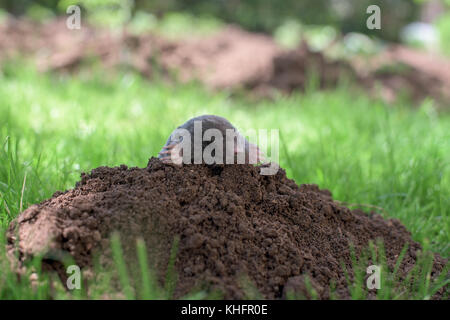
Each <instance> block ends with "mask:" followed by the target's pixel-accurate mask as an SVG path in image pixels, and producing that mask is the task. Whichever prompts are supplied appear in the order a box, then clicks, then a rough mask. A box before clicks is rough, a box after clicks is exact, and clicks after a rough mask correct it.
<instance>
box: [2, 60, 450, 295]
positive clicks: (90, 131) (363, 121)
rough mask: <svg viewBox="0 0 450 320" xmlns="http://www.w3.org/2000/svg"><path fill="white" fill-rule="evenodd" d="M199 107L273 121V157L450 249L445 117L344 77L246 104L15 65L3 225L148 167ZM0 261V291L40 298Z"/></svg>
mask: <svg viewBox="0 0 450 320" xmlns="http://www.w3.org/2000/svg"><path fill="white" fill-rule="evenodd" d="M205 113H210V114H217V115H221V116H224V117H226V118H228V119H229V120H230V121H231V122H232V123H234V124H235V125H236V126H238V127H239V128H240V129H243V130H245V129H250V128H254V129H279V130H280V134H281V138H282V141H281V143H280V165H281V166H282V167H283V168H285V169H286V171H287V174H288V176H289V177H291V178H293V179H294V180H295V181H296V182H297V183H298V184H302V183H316V184H318V185H319V186H320V187H321V188H327V189H329V190H331V191H332V192H333V195H334V198H335V199H337V200H340V201H343V202H347V203H352V204H366V205H371V206H374V207H376V209H375V210H379V211H380V213H381V214H383V215H384V216H385V217H393V218H398V219H400V220H401V221H402V223H403V224H404V225H405V226H406V227H407V228H408V229H409V230H410V231H411V232H412V236H413V238H414V239H415V240H416V241H418V242H420V243H421V244H423V245H425V246H426V247H427V248H430V249H431V250H432V251H434V252H438V253H440V254H441V255H442V256H444V257H449V253H450V252H449V243H450V241H449V225H450V224H449V217H448V216H449V212H450V130H449V128H450V114H448V113H442V114H436V112H434V109H433V107H432V103H431V102H426V103H424V104H423V105H422V106H421V107H420V108H419V109H415V110H414V109H413V108H411V106H410V105H408V103H407V102H399V103H397V104H396V105H386V104H384V103H383V102H381V101H378V100H374V99H370V98H368V97H367V96H365V95H364V94H358V93H354V92H352V91H349V89H348V88H347V87H346V86H345V85H342V86H341V87H339V88H337V89H335V90H333V91H329V92H324V91H317V90H315V89H314V86H313V85H312V86H311V87H310V88H309V89H308V90H307V92H306V93H305V94H294V95H293V96H291V97H281V96H280V97H278V98H276V99H275V100H274V101H260V102H251V101H248V100H245V99H244V98H239V97H235V98H232V97H230V95H229V94H228V93H227V92H220V93H216V94H212V93H208V92H206V91H205V90H203V89H201V88H200V87H199V86H198V85H196V84H189V85H179V86H171V85H165V84H162V83H159V82H147V81H145V80H143V79H141V78H140V77H139V76H137V75H135V74H132V73H123V74H116V75H111V76H108V77H106V76H105V75H104V74H103V73H101V72H94V75H93V76H92V75H91V76H86V75H84V74H83V73H81V74H80V75H79V76H78V77H70V76H58V75H42V74H38V73H36V72H35V71H34V69H33V68H30V67H18V66H14V65H10V66H9V67H6V68H4V70H3V72H2V73H0V231H2V232H4V231H5V229H6V227H7V226H8V224H9V222H10V221H11V220H12V219H13V218H14V217H15V216H17V215H18V213H19V212H20V211H21V209H25V208H27V207H28V206H29V205H30V204H33V203H37V202H40V201H42V200H44V199H46V198H49V197H51V195H52V194H53V193H54V192H55V191H57V190H65V189H68V188H72V187H73V186H74V184H75V182H76V181H77V180H78V179H79V175H80V173H81V172H82V171H89V170H91V169H92V168H95V167H98V166H101V165H106V166H116V165H120V164H126V165H128V166H139V167H144V166H145V165H146V164H147V161H148V158H149V157H150V156H155V155H156V154H157V152H158V151H159V149H160V148H161V146H162V145H163V144H164V143H165V140H166V138H167V136H168V135H169V134H170V132H171V131H172V130H173V128H175V127H176V126H177V125H179V124H181V123H182V122H184V121H185V120H187V119H188V118H190V117H193V116H195V115H200V114H205ZM363 208H364V207H363ZM365 208H366V209H370V207H365ZM141 254H142V252H141ZM142 267H144V266H142ZM4 270H5V269H4V268H1V269H0V298H17V297H20V295H21V294H23V295H25V297H29V298H38V296H37V295H35V294H31V293H26V294H25V293H24V292H25V289H19V288H21V287H20V286H21V285H20V284H17V289H14V286H15V285H16V284H14V283H13V282H11V281H12V280H11V278H10V277H9V276H8V277H6V274H7V272H6V271H4ZM5 279H9V280H8V281H9V282H8V281H6V280H5ZM121 279H122V281H125V283H126V278H125V277H124V275H123V274H122V278H121ZM8 283H9V284H8ZM24 286H26V284H24ZM127 286H128V285H127ZM169 289H170V288H169ZM14 290H16V291H14ZM21 290H22V291H21ZM142 290H143V291H144V292H146V294H145V295H144V296H148V295H151V290H150V289H149V288H148V287H147V288H142ZM420 290H423V289H420ZM2 291H3V292H2ZM13 291H14V292H13ZM418 292H419V291H418ZM420 292H421V291H420ZM424 292H425V291H424ZM128 296H132V294H131V293H130V292H128ZM62 297H65V295H64V294H62ZM415 297H416V298H426V297H427V295H426V294H423V295H417V296H415Z"/></svg>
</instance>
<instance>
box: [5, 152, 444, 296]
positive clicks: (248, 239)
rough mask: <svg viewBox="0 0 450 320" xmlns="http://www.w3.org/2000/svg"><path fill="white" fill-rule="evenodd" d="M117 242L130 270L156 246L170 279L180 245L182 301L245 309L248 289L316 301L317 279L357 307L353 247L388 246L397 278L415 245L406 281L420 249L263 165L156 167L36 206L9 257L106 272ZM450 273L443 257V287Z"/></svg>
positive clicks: (390, 226) (373, 219)
mask: <svg viewBox="0 0 450 320" xmlns="http://www.w3.org/2000/svg"><path fill="white" fill-rule="evenodd" d="M114 230H117V231H118V232H119V233H120V236H121V240H122V245H123V248H124V253H125V255H126V256H127V257H129V259H131V260H132V259H133V258H132V257H133V256H134V255H135V252H136V246H135V244H136V238H137V237H142V238H143V239H144V240H145V242H146V244H147V248H148V251H149V252H148V254H149V256H150V257H152V259H153V260H152V261H153V262H155V263H154V266H155V267H156V269H157V270H158V271H159V272H160V273H159V277H160V278H162V277H163V275H164V272H165V270H166V267H167V261H168V256H169V253H170V248H171V246H172V241H173V239H174V237H175V236H179V239H180V241H179V249H178V254H177V258H176V262H175V268H176V271H177V273H178V282H177V286H176V289H175V297H181V296H183V295H185V294H187V293H189V292H191V291H192V290H197V289H199V288H203V289H210V290H216V289H217V290H220V291H222V292H223V293H224V297H225V298H243V297H244V296H245V292H246V288H245V286H243V285H242V282H241V281H240V279H242V277H244V278H245V277H247V279H248V280H250V282H251V283H252V284H253V285H254V286H256V288H257V289H258V290H259V292H261V294H262V295H263V296H264V297H265V298H281V297H283V296H285V295H286V288H290V289H292V290H294V291H297V292H299V293H300V294H303V295H307V293H305V292H304V287H305V285H304V278H303V277H304V275H308V276H309V278H310V279H311V282H312V285H313V287H314V288H315V290H316V291H317V293H318V295H319V297H320V298H328V297H329V291H328V286H329V285H330V281H331V280H332V279H334V281H335V282H336V288H337V290H336V292H337V294H338V295H339V296H340V297H341V298H349V291H348V289H347V285H346V280H345V276H344V273H343V271H342V268H341V264H340V263H341V261H342V262H344V263H345V264H346V265H347V268H351V259H350V252H349V242H351V243H352V244H353V245H354V247H355V248H356V251H357V252H358V251H360V250H361V249H362V248H364V247H365V246H366V245H367V244H368V241H369V240H371V239H373V240H374V239H377V238H381V239H382V240H383V241H384V243H385V247H386V255H387V262H388V265H389V266H390V267H391V268H392V267H393V265H394V263H395V261H396V259H397V257H398V255H399V253H400V251H401V249H402V247H403V246H404V244H405V243H408V244H409V249H408V251H407V254H406V256H405V258H404V260H403V263H402V265H401V267H400V274H401V275H404V274H405V273H406V272H407V271H409V270H410V269H411V268H412V266H413V265H414V263H415V262H416V251H417V250H419V249H420V245H419V244H417V243H416V242H414V241H412V240H411V236H410V233H409V232H408V231H407V230H406V229H405V228H404V227H403V226H402V225H401V224H400V222H399V221H397V220H384V219H383V218H382V217H381V216H379V215H377V214H369V215H367V214H365V213H363V212H361V211H358V210H354V211H351V210H349V209H348V208H346V207H343V206H340V205H338V204H337V203H336V202H334V201H333V200H332V198H331V194H330V192H329V191H327V190H319V188H318V187H317V186H315V185H301V186H300V187H299V186H297V185H296V184H295V182H294V181H293V180H290V179H288V178H286V175H285V172H284V170H282V169H280V170H279V172H278V173H277V174H276V175H274V176H262V175H260V174H259V168H258V167H254V166H252V165H225V166H217V165H216V166H206V165H186V166H183V167H173V166H170V165H164V164H162V163H161V162H160V161H159V160H158V159H156V158H152V159H150V161H149V163H148V167H147V168H127V167H126V166H124V165H122V166H120V167H116V168H108V167H99V168H97V169H94V170H92V172H91V173H90V174H82V177H81V181H80V182H78V183H77V185H76V187H75V188H74V189H72V190H68V191H66V192H64V193H59V192H57V193H55V194H54V196H53V197H52V198H51V199H48V200H46V201H44V202H42V203H41V204H38V205H33V206H31V207H30V208H28V209H27V210H25V211H24V212H23V213H22V214H20V215H19V217H18V218H17V219H16V220H14V221H13V222H12V223H11V225H10V228H9V230H8V251H9V253H10V254H11V255H13V254H14V251H15V249H14V248H15V246H16V245H17V248H18V251H19V267H21V266H22V265H23V262H24V261H25V260H26V259H27V258H29V257H32V256H34V255H36V254H37V253H39V252H41V251H42V250H44V249H45V248H47V249H45V252H46V256H47V257H49V259H47V260H45V261H46V263H47V264H48V266H47V267H48V268H50V269H51V268H54V269H58V268H61V265H60V264H58V263H53V262H52V259H53V260H58V259H57V257H58V254H60V253H61V252H68V253H69V254H70V255H71V256H73V258H74V259H75V261H76V263H77V264H78V265H79V266H81V267H83V268H85V269H89V268H90V267H91V266H92V255H93V253H94V252H101V253H102V257H101V261H102V263H103V264H105V265H108V264H110V263H111V260H110V258H109V251H110V249H109V248H110V243H109V240H108V238H109V236H110V234H111V232H112V231H114ZM15 243H16V244H15ZM444 264H445V261H444V260H443V259H442V258H441V257H440V256H439V255H436V256H435V261H434V267H433V273H432V277H434V276H435V275H436V273H438V272H440V271H441V270H442V269H443V267H444ZM59 271H60V274H63V273H64V272H61V271H62V270H59ZM442 292H443V290H441V291H440V292H439V293H438V294H437V295H436V296H435V298H438V297H440V295H441V294H442Z"/></svg>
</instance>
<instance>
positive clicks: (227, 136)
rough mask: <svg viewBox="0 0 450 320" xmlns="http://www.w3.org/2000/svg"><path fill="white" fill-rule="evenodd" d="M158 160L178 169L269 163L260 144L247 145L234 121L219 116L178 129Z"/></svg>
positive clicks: (190, 123)
mask: <svg viewBox="0 0 450 320" xmlns="http://www.w3.org/2000/svg"><path fill="white" fill-rule="evenodd" d="M189 138H190V139H189ZM213 138H214V139H213ZM217 139H219V140H217ZM230 147H231V148H230ZM218 149H221V150H218ZM227 151H228V153H227ZM221 155H222V156H221ZM227 155H228V157H227ZM158 158H159V159H160V160H161V161H162V162H164V163H171V164H176V165H181V164H182V163H184V164H190V163H195V164H201V163H206V164H213V163H216V164H236V163H237V164H257V163H263V162H264V161H265V158H264V154H263V152H262V151H261V150H260V149H259V147H258V146H257V145H256V144H253V143H250V142H249V141H247V139H245V138H244V137H243V136H242V135H241V134H240V133H239V131H238V130H237V129H236V128H235V127H234V126H233V125H232V124H231V123H230V121H228V120H227V119H225V118H223V117H219V116H216V115H202V116H198V117H195V118H192V119H189V120H188V121H186V122H185V123H183V124H182V125H180V126H179V127H177V128H176V129H175V130H174V131H173V132H172V133H171V134H170V136H169V138H168V139H167V142H166V144H165V145H164V146H163V147H162V149H161V151H160V152H159V155H158Z"/></svg>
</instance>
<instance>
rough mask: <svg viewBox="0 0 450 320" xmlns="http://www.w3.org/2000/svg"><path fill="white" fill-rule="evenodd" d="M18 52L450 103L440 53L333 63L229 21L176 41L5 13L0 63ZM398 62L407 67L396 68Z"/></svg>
mask: <svg viewBox="0 0 450 320" xmlns="http://www.w3.org/2000/svg"><path fill="white" fill-rule="evenodd" d="M17 55H26V56H31V57H32V58H34V59H35V60H36V63H37V65H38V66H39V68H40V69H41V70H44V71H45V70H58V71H75V70H77V69H78V68H79V67H80V66H82V65H83V64H84V63H87V62H89V61H98V62H100V63H101V64H102V65H103V66H104V67H106V68H116V67H126V68H131V69H133V70H137V71H138V72H139V73H141V74H142V75H144V76H145V77H147V78H152V77H153V76H155V75H158V76H161V75H162V76H163V77H165V78H166V80H170V81H172V80H178V81H182V82H185V81H192V80H199V81H200V82H202V83H203V84H205V85H206V86H207V87H208V88H211V89H224V88H227V89H233V90H235V89H239V88H245V89H250V90H251V91H252V92H254V93H256V95H257V96H263V97H267V96H269V97H270V96H272V93H273V89H279V90H281V91H283V92H291V91H292V90H296V89H300V90H301V89H304V88H305V85H306V84H307V77H308V76H309V75H310V73H309V72H311V71H314V72H315V73H316V75H317V77H318V83H319V84H320V88H328V87H334V86H336V84H337V82H338V79H339V78H340V77H342V76H346V77H350V78H354V79H356V80H357V84H358V85H360V86H362V87H363V88H364V89H366V90H367V91H369V92H370V93H371V94H373V95H374V96H377V97H382V98H383V99H385V100H386V101H388V102H392V101H394V100H395V99H396V98H397V97H398V96H399V95H402V94H403V93H406V94H409V95H410V96H411V97H412V98H413V99H414V100H415V101H418V102H421V101H422V100H423V99H425V98H426V97H432V98H434V99H436V100H437V101H438V102H445V101H446V102H448V101H450V79H449V77H448V74H449V71H448V69H449V66H450V62H449V60H448V59H445V58H443V57H438V56H435V55H432V54H428V53H426V52H420V51H416V50H412V49H407V48H404V47H394V48H392V49H391V50H386V52H385V53H384V54H382V55H378V56H377V57H375V58H370V59H369V60H367V59H356V58H355V59H352V60H351V61H344V60H335V61H332V60H330V59H328V58H327V57H326V56H325V54H324V53H323V52H313V51H311V50H310V49H309V48H308V45H307V44H306V43H305V42H303V43H302V45H301V46H300V47H299V48H297V49H295V50H283V49H281V48H280V47H279V46H277V44H276V43H275V42H274V40H273V39H272V38H271V37H270V36H267V35H263V34H257V33H251V32H246V31H244V30H242V29H240V28H239V27H236V26H228V27H226V28H224V29H222V30H220V31H218V32H216V33H214V34H211V35H208V36H203V37H199V36H189V37H184V38H183V39H177V40H175V39H167V38H164V37H163V36H161V35H158V34H151V33H147V34H140V35H134V34H131V33H129V32H128V31H127V30H126V29H124V30H123V32H115V33H114V32H111V31H108V30H104V29H101V28H94V27H92V26H89V25H83V27H82V28H81V29H80V30H69V29H67V27H66V26H65V20H64V19H59V20H52V21H49V22H47V23H43V24H39V23H34V22H30V21H27V20H16V19H13V18H10V19H7V20H6V21H5V22H4V23H2V24H0V61H1V60H7V59H8V58H11V57H15V56H17ZM359 60H360V61H359ZM398 64H402V65H404V66H406V67H407V68H406V69H407V70H403V71H402V72H398V71H396V70H395V69H396V67H397V65H398ZM444 105H445V106H447V105H448V103H447V104H445V103H444Z"/></svg>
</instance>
